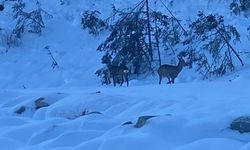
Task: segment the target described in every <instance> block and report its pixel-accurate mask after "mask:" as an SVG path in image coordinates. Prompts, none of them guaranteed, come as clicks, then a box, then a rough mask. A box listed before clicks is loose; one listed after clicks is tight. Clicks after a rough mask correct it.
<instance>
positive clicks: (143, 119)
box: [134, 116, 157, 128]
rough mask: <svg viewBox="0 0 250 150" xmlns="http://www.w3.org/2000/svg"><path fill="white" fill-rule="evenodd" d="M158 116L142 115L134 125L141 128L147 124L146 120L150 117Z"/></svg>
mask: <svg viewBox="0 0 250 150" xmlns="http://www.w3.org/2000/svg"><path fill="white" fill-rule="evenodd" d="M153 117H157V116H141V117H139V118H138V119H137V122H136V124H135V125H134V127H135V128H141V127H142V126H144V125H145V124H146V121H147V120H148V119H150V118H153Z"/></svg>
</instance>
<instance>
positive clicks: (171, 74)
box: [158, 55, 186, 84]
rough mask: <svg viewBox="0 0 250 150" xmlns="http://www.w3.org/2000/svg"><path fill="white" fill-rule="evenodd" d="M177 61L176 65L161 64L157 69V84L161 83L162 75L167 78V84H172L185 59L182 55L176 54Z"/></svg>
mask: <svg viewBox="0 0 250 150" xmlns="http://www.w3.org/2000/svg"><path fill="white" fill-rule="evenodd" d="M178 60H179V63H178V65H177V66H174V65H169V64H164V65H161V66H160V67H159V69H158V74H159V78H160V79H159V84H161V80H162V78H164V77H167V78H168V84H174V80H175V78H176V77H177V76H178V74H179V73H180V72H181V70H182V68H183V67H184V66H185V64H186V63H185V61H184V59H183V58H182V56H180V55H179V56H178Z"/></svg>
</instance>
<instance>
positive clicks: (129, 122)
mask: <svg viewBox="0 0 250 150" xmlns="http://www.w3.org/2000/svg"><path fill="white" fill-rule="evenodd" d="M130 124H133V122H132V121H127V122H124V123H123V124H122V126H125V125H130Z"/></svg>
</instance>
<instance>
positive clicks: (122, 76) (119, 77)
mask: <svg viewBox="0 0 250 150" xmlns="http://www.w3.org/2000/svg"><path fill="white" fill-rule="evenodd" d="M102 62H103V63H105V64H107V67H108V70H109V73H110V76H111V78H112V79H113V83H114V86H116V83H120V86H122V84H123V83H124V80H125V81H126V82H127V86H128V85H129V82H128V74H129V70H128V67H127V66H126V65H121V66H116V65H112V64H111V58H110V57H109V56H104V57H103V59H102Z"/></svg>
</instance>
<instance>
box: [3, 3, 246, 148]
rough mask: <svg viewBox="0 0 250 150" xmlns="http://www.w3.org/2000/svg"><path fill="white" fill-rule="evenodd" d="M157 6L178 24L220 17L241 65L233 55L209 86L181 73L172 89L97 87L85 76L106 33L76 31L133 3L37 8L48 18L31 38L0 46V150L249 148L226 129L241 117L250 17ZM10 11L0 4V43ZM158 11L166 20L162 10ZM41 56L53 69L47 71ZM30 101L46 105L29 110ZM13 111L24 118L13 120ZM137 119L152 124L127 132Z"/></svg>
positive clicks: (138, 82)
mask: <svg viewBox="0 0 250 150" xmlns="http://www.w3.org/2000/svg"><path fill="white" fill-rule="evenodd" d="M23 1H24V2H26V4H27V5H26V8H25V9H26V10H27V11H29V10H33V9H34V8H35V7H36V1H34V0H23ZM164 2H166V4H167V6H168V8H170V9H171V11H172V12H173V13H174V15H175V16H176V17H177V18H181V19H182V20H183V22H182V25H183V26H184V27H187V26H188V25H187V23H188V20H192V19H194V18H196V17H197V12H198V11H200V10H203V11H204V12H205V13H219V14H223V16H224V19H225V22H226V23H229V24H232V25H234V26H236V27H237V30H238V31H239V33H240V35H241V41H240V42H238V43H232V45H233V46H234V48H235V49H236V50H237V52H238V53H239V55H240V57H241V58H242V59H243V61H244V64H245V65H244V66H241V65H240V63H239V62H238V60H237V58H235V57H234V58H233V59H235V62H236V68H235V70H234V71H233V72H229V73H227V74H225V75H224V76H222V77H213V78H210V79H208V80H203V79H202V76H201V75H200V74H199V73H197V72H195V69H194V68H193V69H188V67H186V68H184V69H183V71H182V72H181V73H180V75H179V76H178V77H177V79H176V84H173V85H169V84H165V83H166V82H167V81H166V79H164V80H163V83H164V84H161V85H158V76H157V75H150V76H143V75H142V76H139V77H138V78H133V79H132V80H131V81H130V86H129V87H126V86H121V87H119V86H118V87H113V86H112V85H101V82H100V79H99V78H98V77H96V75H95V74H94V73H95V71H96V70H97V69H99V68H100V67H102V66H103V64H102V63H101V57H102V56H103V53H101V52H98V51H97V50H96V49H97V47H98V45H99V44H100V43H101V42H103V40H104V39H105V38H106V37H107V36H108V34H109V33H108V32H104V33H102V34H101V35H100V36H98V37H93V36H91V35H89V34H88V31H86V30H83V29H82V28H81V16H82V13H83V12H84V11H85V10H98V11H99V12H101V17H103V18H106V17H108V16H109V15H110V14H111V11H112V5H113V4H114V5H115V6H116V7H118V8H126V7H128V6H132V5H134V4H136V3H137V2H136V1H128V0H127V1H122V0H94V1H93V0H84V1H82V0H74V1H70V0H64V4H61V1H59V0H55V1H50V0H44V1H41V7H42V8H43V9H44V10H46V11H47V12H48V13H49V14H51V15H53V18H45V20H44V22H45V28H44V29H43V31H42V34H41V35H40V36H38V35H37V34H32V33H28V32H27V33H25V34H24V36H23V39H22V42H21V43H20V45H19V46H16V47H11V48H6V45H4V43H3V41H4V38H2V39H1V40H0V44H1V45H0V81H1V84H0V96H1V97H0V129H1V130H0V146H1V150H82V149H86V150H128V149H130V150H138V149H143V150H163V149H170V150H200V149H202V150H220V149H226V150H249V149H250V146H249V144H248V142H249V136H248V135H249V134H248V133H245V134H240V133H239V132H237V131H232V130H230V129H229V126H230V123H231V122H232V120H234V119H235V118H237V117H239V116H243V115H249V106H250V102H249V99H250V95H249V92H248V89H249V88H250V75H249V73H250V65H249V62H250V61H249V57H250V55H249V53H248V51H249V50H248V47H249V39H248V31H247V27H248V26H249V18H246V17H244V16H243V15H241V16H232V15H231V13H230V10H229V6H228V5H229V4H228V3H227V2H226V1H215V0H214V1H210V0H209V1H203V0H192V1H190V0H176V1H174V2H173V4H172V5H170V2H168V1H164ZM12 4H13V2H11V1H6V2H5V9H4V11H2V12H0V27H1V28H2V29H3V30H1V31H0V36H1V37H4V35H6V34H9V33H11V30H12V29H13V27H14V26H15V21H13V18H12V10H11V7H12ZM180 4H181V5H180ZM152 5H153V4H152ZM157 10H161V11H162V12H164V13H167V14H168V13H169V12H168V11H167V10H166V8H165V7H164V5H160V4H159V5H157ZM48 49H49V50H50V51H51V53H52V55H53V57H54V58H55V59H56V61H57V63H58V67H56V68H54V69H53V68H52V66H51V65H52V63H53V59H52V58H51V56H50V55H48V52H49V51H48ZM6 50H8V52H6ZM163 61H164V63H165V62H166V63H167V62H169V60H163ZM39 98H42V99H43V100H44V101H46V102H48V103H49V105H50V106H49V107H45V108H40V109H36V108H35V105H34V102H35V101H36V100H38V99H39ZM22 107H25V110H24V112H22V113H20V114H18V113H15V112H17V110H18V109H20V108H22ZM140 116H154V117H153V118H150V119H149V120H147V121H146V124H145V125H144V126H143V127H141V128H135V127H134V125H135V124H136V122H137V119H138V118H139V117H140ZM124 123H127V124H126V125H123V124H124ZM131 123H132V124H131Z"/></svg>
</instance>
